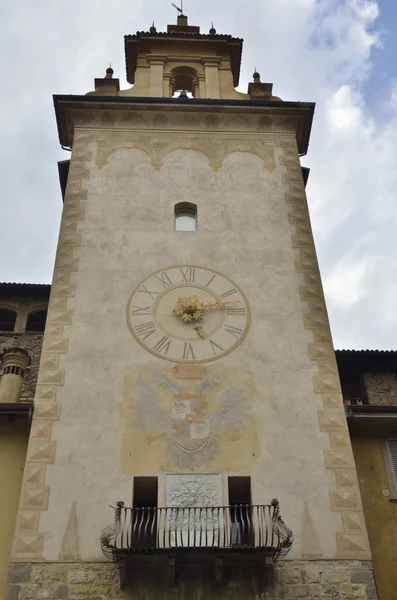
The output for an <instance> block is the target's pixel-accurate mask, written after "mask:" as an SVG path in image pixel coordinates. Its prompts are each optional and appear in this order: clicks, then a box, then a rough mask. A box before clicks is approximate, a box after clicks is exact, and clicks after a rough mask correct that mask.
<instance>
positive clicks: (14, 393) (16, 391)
mask: <svg viewBox="0 0 397 600" xmlns="http://www.w3.org/2000/svg"><path fill="white" fill-rule="evenodd" d="M2 360H3V376H2V378H1V383H0V403H2V402H11V403H16V402H19V401H20V399H21V392H22V379H23V376H24V374H25V370H26V368H27V367H28V366H29V364H30V357H29V354H28V352H27V351H26V350H24V349H23V348H6V349H5V350H4V351H3V354H2Z"/></svg>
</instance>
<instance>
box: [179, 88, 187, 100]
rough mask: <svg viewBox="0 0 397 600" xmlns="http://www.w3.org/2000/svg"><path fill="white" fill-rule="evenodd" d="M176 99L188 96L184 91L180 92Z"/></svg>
mask: <svg viewBox="0 0 397 600" xmlns="http://www.w3.org/2000/svg"><path fill="white" fill-rule="evenodd" d="M178 98H189V96H188V95H187V93H186V90H182V91H181V93H180V94H179V96H178Z"/></svg>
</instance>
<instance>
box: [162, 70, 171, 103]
mask: <svg viewBox="0 0 397 600" xmlns="http://www.w3.org/2000/svg"><path fill="white" fill-rule="evenodd" d="M163 96H164V98H171V97H172V75H171V73H164V74H163Z"/></svg>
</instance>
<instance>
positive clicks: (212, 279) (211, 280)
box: [207, 274, 216, 287]
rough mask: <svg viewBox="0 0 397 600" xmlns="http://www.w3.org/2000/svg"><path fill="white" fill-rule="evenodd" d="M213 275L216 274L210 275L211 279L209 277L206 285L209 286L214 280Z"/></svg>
mask: <svg viewBox="0 0 397 600" xmlns="http://www.w3.org/2000/svg"><path fill="white" fill-rule="evenodd" d="M215 277H216V274H215V275H213V276H212V277H211V279H210V280H209V282H208V283H207V287H210V285H211V283H212V282H213V281H214V279H215Z"/></svg>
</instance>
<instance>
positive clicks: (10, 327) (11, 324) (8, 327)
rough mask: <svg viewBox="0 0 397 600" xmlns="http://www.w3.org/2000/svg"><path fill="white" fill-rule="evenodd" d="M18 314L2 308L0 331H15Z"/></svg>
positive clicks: (0, 312)
mask: <svg viewBox="0 0 397 600" xmlns="http://www.w3.org/2000/svg"><path fill="white" fill-rule="evenodd" d="M16 320H17V313H16V312H15V311H13V310H8V309H7V308H0V331H14V328H15V321H16Z"/></svg>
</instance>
